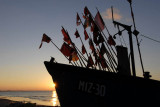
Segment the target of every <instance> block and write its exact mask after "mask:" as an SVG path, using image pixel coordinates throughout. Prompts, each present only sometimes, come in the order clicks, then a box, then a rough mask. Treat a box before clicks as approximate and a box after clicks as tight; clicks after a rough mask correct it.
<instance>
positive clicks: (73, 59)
mask: <svg viewBox="0 0 160 107" xmlns="http://www.w3.org/2000/svg"><path fill="white" fill-rule="evenodd" d="M78 59H79V58H78V55H77V52H76V51H74V52H73V53H72V61H73V62H74V61H77V60H78Z"/></svg>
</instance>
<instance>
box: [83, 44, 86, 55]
mask: <svg viewBox="0 0 160 107" xmlns="http://www.w3.org/2000/svg"><path fill="white" fill-rule="evenodd" d="M82 53H83V54H85V53H86V48H85V47H84V45H82Z"/></svg>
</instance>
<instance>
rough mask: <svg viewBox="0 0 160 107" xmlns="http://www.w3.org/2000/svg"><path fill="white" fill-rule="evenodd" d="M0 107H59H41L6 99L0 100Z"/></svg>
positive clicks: (41, 106) (40, 106)
mask: <svg viewBox="0 0 160 107" xmlns="http://www.w3.org/2000/svg"><path fill="white" fill-rule="evenodd" d="M0 107H59V106H43V105H37V104H36V103H29V102H20V101H12V100H8V99H5V98H4V99H3V98H0Z"/></svg>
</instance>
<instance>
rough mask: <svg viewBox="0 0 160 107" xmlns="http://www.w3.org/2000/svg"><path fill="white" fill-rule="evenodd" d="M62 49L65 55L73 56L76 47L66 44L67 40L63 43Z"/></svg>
mask: <svg viewBox="0 0 160 107" xmlns="http://www.w3.org/2000/svg"><path fill="white" fill-rule="evenodd" d="M60 51H61V52H62V53H63V54H64V55H65V56H71V55H72V53H73V51H74V49H73V48H72V47H70V46H69V45H68V44H66V43H65V42H64V43H63V45H62V47H61V49H60Z"/></svg>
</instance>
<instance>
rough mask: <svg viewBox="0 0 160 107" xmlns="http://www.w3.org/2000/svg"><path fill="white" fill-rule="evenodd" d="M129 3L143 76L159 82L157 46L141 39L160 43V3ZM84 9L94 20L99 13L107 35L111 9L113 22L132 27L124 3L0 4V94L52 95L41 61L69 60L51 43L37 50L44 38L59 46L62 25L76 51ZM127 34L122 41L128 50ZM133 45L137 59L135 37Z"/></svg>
mask: <svg viewBox="0 0 160 107" xmlns="http://www.w3.org/2000/svg"><path fill="white" fill-rule="evenodd" d="M132 1H133V11H134V15H135V22H136V27H137V30H138V31H140V34H139V36H138V38H139V40H140V41H141V43H140V48H141V52H142V58H143V62H144V68H145V71H150V72H151V75H152V79H156V80H160V43H158V42H155V41H152V40H150V39H147V38H144V37H143V36H141V35H145V36H148V37H150V38H153V39H155V40H158V41H160V32H159V31H160V14H159V11H160V6H159V5H160V1H159V0H132ZM85 6H87V7H88V9H89V10H90V12H91V13H92V15H93V16H95V15H96V12H97V10H96V7H97V8H98V9H99V11H100V13H101V15H102V17H103V19H104V22H105V24H106V26H107V27H108V29H109V31H110V33H111V34H115V33H116V32H117V29H116V28H114V25H113V24H112V20H111V12H110V7H111V6H113V7H114V18H115V20H117V21H119V22H122V23H124V24H128V25H132V19H131V14H130V7H129V3H128V2H127V0H0V90H53V89H54V87H53V82H52V78H51V76H50V75H49V73H48V71H47V70H46V68H45V66H44V64H43V62H44V61H49V60H50V57H51V56H53V57H55V59H56V61H57V62H60V63H66V64H68V61H67V60H66V59H65V57H64V56H63V55H62V54H61V53H60V52H59V51H58V50H57V49H56V48H55V47H54V46H53V45H52V44H51V43H49V44H47V43H43V46H42V48H41V49H39V45H40V43H41V38H42V35H43V33H46V34H47V35H48V36H49V37H51V39H52V41H53V42H54V43H55V44H57V46H58V47H61V45H62V43H63V36H62V33H61V26H63V27H64V28H65V29H67V31H68V32H69V34H70V36H71V37H72V38H73V42H75V44H76V45H77V46H80V45H81V44H80V41H79V40H78V39H76V38H75V36H74V32H75V30H76V28H77V29H78V30H79V32H81V33H80V35H81V37H82V38H83V40H84V37H83V36H84V35H83V31H82V26H78V27H77V26H76V13H77V12H78V13H79V15H80V17H81V18H82V13H83V9H84V7H85ZM82 20H83V21H84V19H82ZM120 29H122V28H120ZM88 30H89V29H88ZM104 32H105V33H106V30H105V31H104ZM106 34H107V33H106ZM126 34H127V33H124V39H125V41H126V45H127V46H128V44H129V43H128V35H126ZM119 41H120V40H119V39H118V37H117V39H116V42H117V44H119V45H120V42H119ZM133 42H134V44H135V45H134V49H135V57H137V56H138V52H137V47H136V39H135V37H134V36H133ZM87 43H88V41H86V42H85V44H87ZM135 60H136V71H137V75H138V76H142V70H141V67H140V63H139V58H136V59H135Z"/></svg>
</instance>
